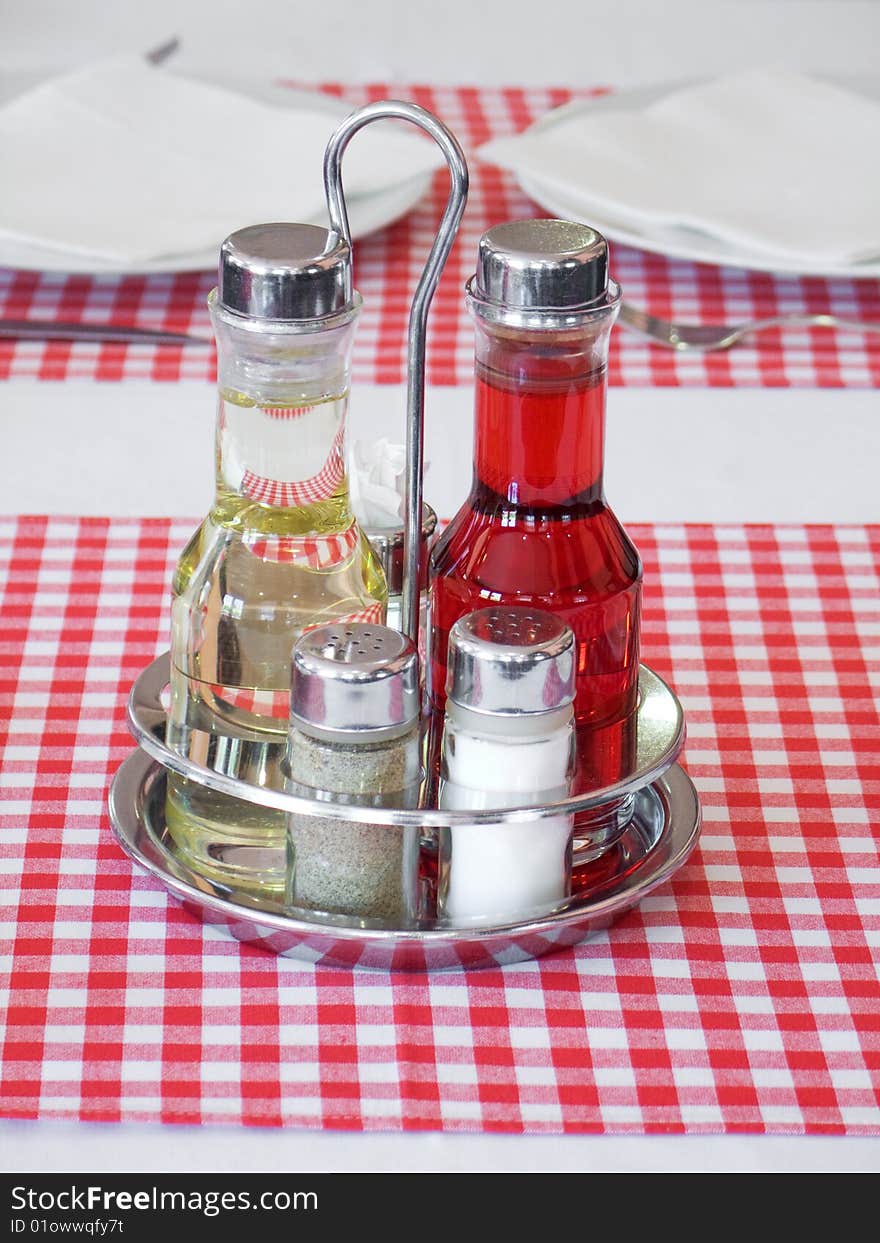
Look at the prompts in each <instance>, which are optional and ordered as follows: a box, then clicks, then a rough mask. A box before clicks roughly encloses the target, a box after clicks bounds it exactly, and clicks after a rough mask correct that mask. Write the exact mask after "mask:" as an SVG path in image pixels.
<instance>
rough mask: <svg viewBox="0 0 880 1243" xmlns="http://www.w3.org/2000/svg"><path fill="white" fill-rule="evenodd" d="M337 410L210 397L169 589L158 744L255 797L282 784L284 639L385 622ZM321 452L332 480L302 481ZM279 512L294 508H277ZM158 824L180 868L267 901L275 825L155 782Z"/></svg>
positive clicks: (279, 864)
mask: <svg viewBox="0 0 880 1243" xmlns="http://www.w3.org/2000/svg"><path fill="white" fill-rule="evenodd" d="M346 401H347V393H346V392H342V393H337V394H335V395H332V396H324V397H322V398H321V399H320V400H319V401H316V400H315V399H314V398H310V400H309V403H308V407H307V408H306V407H304V406H303V405H302V404H301V403H302V399H301V398H298V397H296V396H291V397H290V398H288V400H287V401H286V402H283V401H278V400H277V399H273V401H272V403H271V406H268V405H266V404H263V403H258V402H257V401H256V400H255V399H254V398H253V397H250V396H247V395H245V394H242V393H240V392H237V391H233V390H229V389H223V390H221V393H220V414H219V418H218V439H217V446H218V447H217V495H216V501H215V504H214V507H213V508H212V510H211V512H210V513H209V515H208V517H207V518H206V519H205V521H204V522H203V523H202V525H201V526H200V527H199V529H198V530H197V531H196V533H195V534H194V535H193V537H192V539H191V540H190V542H189V544H188V545H187V547H186V548H185V549H184V551H183V553H182V555H181V557H180V560H179V562H178V565H177V570H176V573H175V576H174V581H173V591H174V599H173V605H172V644H171V647H172V653H171V656H172V660H171V663H172V670H171V709H170V713H169V722H168V727H167V734H166V738H167V742H168V744H169V746H171V747H173V748H174V749H175V750H177V751H178V752H180V753H181V754H185V755H188V756H189V757H190V758H191V759H193V760H196V761H197V762H198V763H200V764H202V765H204V766H206V767H208V768H212V769H215V770H218V771H221V772H226V773H228V774H229V775H232V776H236V777H240V778H242V779H244V780H247V781H250V782H252V783H253V784H256V785H262V786H269V787H272V788H276V789H280V788H283V786H284V782H285V778H284V773H283V770H282V761H283V759H284V755H285V750H286V742H287V731H288V694H289V688H290V665H291V651H292V648H293V644H294V642H295V641H296V639H297V638H298V637H299V635H300V634H301V633H302V632H303V630H304V629H306V628H307V627H310V626H313V625H318V624H320V623H322V622H327V621H334V620H337V619H340V620H341V619H345V618H361V617H367V618H369V619H370V620H373V619H375V620H376V621H384V617H385V607H386V587H385V578H384V575H383V572H382V569H381V566H380V565H379V562H378V560H377V558H376V555H375V553H374V552H373V549H372V547H371V545H370V544H369V542H368V540H367V539H366V537H365V536H364V535H363V534H362V532H361V531H360V530H359V528H358V527H357V525H356V523H355V520H354V516H353V513H352V510H351V506H350V502H349V494H348V485H347V480H346V478H345V475H344V473H341V474H340V472H341V433H338V429H341V427H342V426H343V423H344V417H345V406H346ZM304 421H310V424H311V426H307V424H306V422H304ZM285 432H286V433H288V435H287V436H285ZM294 433H295V434H294ZM337 433H338V434H339V440H338V447H337V448H334V447H333V446H334V444H336V442H335V441H334V440H333V437H334V436H336V435H337ZM334 452H338V456H339V464H338V465H337V468H336V469H333V468H332V466H333V464H332V462H331V468H330V469H324V470H323V474H322V471H321V469H320V468H319V469H318V470H315V467H316V466H318V464H319V463H320V462H321V461H322V460H324V461H325V462H330V461H331V458H330V455H331V454H332V453H334ZM270 472H271V473H270ZM337 474H340V477H339V478H338V479H337V478H336V476H337ZM316 479H317V482H315V480H316ZM254 480H256V483H254ZM303 481H305V483H304V484H303ZM327 489H330V491H329V493H328V494H327V495H321V493H322V492H326V491H327ZM249 493H250V494H249ZM311 495H315V496H316V499H314V500H311V501H309V500H306V497H308V496H311ZM263 496H269V498H270V499H269V500H264V499H255V498H259V497H263ZM293 498H295V499H297V500H299V501H304V502H305V503H281V504H279V503H277V502H278V501H279V500H280V501H282V502H285V501H289V500H291V499H293ZM166 821H167V826H168V830H169V832H170V834H171V837H172V838H173V841H174V843H175V846H176V848H177V851H178V852H179V854H180V855H181V856H182V858H183V860H184V861H185V862H186V863H187V864H188V865H189V866H190V867H191V868H192V869H193V870H195V871H197V872H199V873H201V874H203V875H205V876H208V877H209V878H210V879H211V880H212V881H213V882H215V883H219V884H221V885H226V886H228V887H229V888H230V889H231V890H233V891H237V892H243V893H246V894H252V895H254V896H262V897H269V898H276V899H280V898H281V897H282V895H283V892H284V886H285V869H286V845H285V836H286V818H285V815H284V813H283V812H280V811H274V810H272V809H268V808H261V807H258V806H256V805H254V804H252V803H248V802H245V801H243V800H240V799H236V798H230V797H229V796H227V795H222V794H219V793H217V792H215V791H211V790H209V789H207V788H206V787H205V786H203V785H199V784H198V783H196V782H194V781H192V780H188V779H184V778H180V777H176V776H174V775H173V774H170V773H169V778H168V796H167V803H166Z"/></svg>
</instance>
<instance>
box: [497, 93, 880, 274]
mask: <svg viewBox="0 0 880 1243" xmlns="http://www.w3.org/2000/svg"><path fill="white" fill-rule="evenodd" d="M831 80H832V79H829V81H831ZM833 81H834V82H835V83H836V84H837V85H839V86H844V87H847V88H848V89H849V90H857V91H859V92H860V93H862V94H864V95H867V96H869V98H871V99H877V100H880V82H878V81H877V80H876V79H872V80H870V81H868V80H864V79H859V80H857V81H856V80H853V79H833ZM691 85H695V83H694V82H677V83H675V84H671V85H665V86H652V87H641V88H639V89H637V90H629V91H615V92H614V93H612V94H610V95H602V96H600V97H599V98H598V99H585V100H580V99H579V100H574V101H573V102H572V103H570V104H565V105H564V106H563V107H561V108H555V109H554V110H553V111H552V112H550V113H548V114H547V115H546V116H544V117H541V119H540V120H539V121H537V122H535V124H534V125H533V126H532V127H531V129H530V131H529V132H531V133H537V132H538V131H544V130H548V129H551V128H552V127H553V126H554V125H556V124H558V123H559V122H560V121H563V120H570V119H571V118H572V117H574V116H580V115H584V116H586V115H587V114H595V113H597V112H608V111H612V112H618V111H622V110H625V109H629V110H634V109H637V108H644V107H646V106H647V105H648V104H652V103H654V102H655V101H656V100H658V99H662V97H663V96H664V95H667V94H669V92H670V91H672V90H680V89H681V88H682V87H683V86H691ZM517 183H518V184H519V186H520V188H521V189H522V190H523V191H524V192H525V193H526V194H527V195H528V196H529V198H532V199H534V200H535V202H536V203H539V204H540V206H541V207H543V208H544V210H545V211H548V212H551V213H552V214H553V215H554V216H559V217H562V218H563V219H569V220H577V219H581V220H585V221H586V222H587V223H589V224H591V225H592V226H593V227H594V228H596V229H598V230H599V232H600V233H603V234H605V236H606V237H608V238H610V239H611V240H612V241H616V242H622V243H624V244H626V245H627V246H636V247H638V248H639V249H640V250H648V251H651V252H652V253H654V254H659V255H666V256H668V257H669V258H671V259H690V260H692V261H694V262H696V263H713V264H717V265H719V266H721V267H735V268H750V269H753V270H755V271H759V272H775V273H777V274H779V275H787V276H845V277H849V278H850V279H851V280H859V279H863V278H876V277H878V276H880V260H871V261H870V262H867V263H856V264H840V265H831V266H829V265H821V266H820V267H818V268H817V267H815V266H814V265H799V264H797V263H794V262H793V261H792V260H791V258H790V257H788V256H786V257H785V258H784V259H783V258H780V259H774V258H773V256H772V255H770V256H768V255H767V254H754V253H752V252H750V251H747V250H744V249H742V248H739V247H735V246H732V245H731V244H730V243H729V242H725V241H722V240H721V239H720V238H716V237H713V236H711V234H708V233H702V232H700V231H699V230H697V229H686V228H680V227H674V226H665V227H663V228H661V227H659V226H657V227H653V228H652V227H650V226H648V225H643V224H639V225H638V226H636V225H634V224H633V223H632V222H631V221H628V220H623V219H621V218H619V217H615V216H614V214H613V212H611V211H609V209H608V207H607V205H605V206H601V207H600V206H597V205H594V204H593V203H591V202H590V201H589V200H588V199H586V198H581V197H580V196H575V197H567V196H566V195H565V193H564V192H563V191H560V189H559V187H558V186H549V185H547V184H545V183H544V182H542V181H540V180H539V179H538V178H535V177H524V176H523V177H520V176H518V177H517Z"/></svg>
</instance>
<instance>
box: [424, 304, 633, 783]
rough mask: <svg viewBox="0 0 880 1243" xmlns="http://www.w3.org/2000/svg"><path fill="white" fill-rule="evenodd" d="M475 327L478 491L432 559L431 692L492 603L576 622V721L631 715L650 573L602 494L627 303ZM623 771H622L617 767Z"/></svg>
mask: <svg viewBox="0 0 880 1243" xmlns="http://www.w3.org/2000/svg"><path fill="white" fill-rule="evenodd" d="M469 306H470V309H471V312H472V314H473V316H474V320H475V324H476V400H475V439H474V472H473V483H472V486H471V491H470V495H469V496H468V499H467V501H466V502H465V504H464V505H463V506H462V508H461V509H460V510H459V512H458V513H457V514H456V516H455V517H454V518H453V520H452V522H451V523H450V524H449V526H448V527H447V529H446V531H445V532H444V534H443V535H442V536H441V537H440V539H439V541H438V543H437V545H436V546H435V549H434V553H433V557H432V582H431V612H432V666H433V667H432V681H431V685H432V690H433V695H434V703H435V706H436V707H438V708H439V707H442V704H443V693H442V692H443V687H444V685H445V678H446V664H447V644H448V635H449V630H450V628H451V626H452V625H453V624H454V622H455V621H456V620H457V619H458V618H459V617H461V616H462V615H463V614H465V613H467V612H469V611H470V610H471V609H475V608H480V607H482V606H484V605H486V604H488V603H490V602H497V603H500V604H512V603H517V604H529V605H532V606H535V607H539V608H542V609H546V610H548V611H550V612H552V613H554V614H556V615H557V616H558V617H560V618H561V619H562V620H564V621H565V622H566V623H567V624H568V625H569V626H570V627H571V629H572V630H573V631H574V635H575V639H576V643H577V673H576V697H575V705H574V707H575V717H576V720H577V722H578V725H579V726H580V725H584V724H589V725H590V726H595V727H597V728H598V727H602V726H606V725H608V724H610V723H613V722H615V721H619V720H622V719H624V718H626V717H627V716H628V715H629V714H630V713H631V712H632V711H633V709H634V707H635V705H636V697H637V692H638V663H639V620H640V599H641V578H642V568H641V561H640V558H639V555H638V553H637V551H636V549H635V548H634V546H633V544H632V542H631V541H630V539H629V537H628V536H627V534H626V532H625V531H624V529H623V527H622V526H621V524H620V522H619V521H618V520H617V518H616V517H615V515H614V514H613V512H612V511H611V509H610V508H609V506H608V504H607V502H606V500H605V495H604V490H603V465H604V444H605V394H606V368H607V353H608V340H609V334H610V329H611V326H612V323H613V321H614V318H615V315H616V310H617V303H616V301H614V302H612V303H611V304H610V305H604V306H602V307H600V308H598V309H596V310H594V311H592V312H587V313H584V314H582V315H581V316H579V317H577V318H578V320H579V322H578V324H577V326H575V327H568V328H544V327H537V328H535V327H522V328H521V327H511V326H509V325H508V324H504V323H498V322H493V321H492V320H491V319H489V318H486V317H484V315H483V313H482V311H481V308H480V306H479V304H478V302H477V300H476V299H475V298H474V297H473V296H469ZM615 765H616V761H614V760H612V761H611V767H612V768H613V767H615Z"/></svg>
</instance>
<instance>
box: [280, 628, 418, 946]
mask: <svg viewBox="0 0 880 1243" xmlns="http://www.w3.org/2000/svg"><path fill="white" fill-rule="evenodd" d="M419 700H420V693H419V673H418V658H417V656H416V652H415V648H414V646H413V643H412V641H411V640H410V639H408V638H407V637H406V636H405V635H402V634H400V633H398V632H397V631H395V630H391V629H390V628H389V627H387V626H374V625H371V624H369V623H364V622H347V623H346V622H343V623H336V624H332V623H331V624H329V625H325V626H317V627H315V628H313V629H312V630H309V631H307V632H306V633H305V634H304V635H303V636H302V637H301V638H300V639H299V640H298V641H297V643H296V645H295V647H294V651H293V667H292V674H291V698H290V713H291V729H290V735H289V747H288V763H289V771H290V777H291V780H292V782H293V790H294V793H307V794H308V795H309V796H310V797H312V798H314V799H317V800H318V801H321V800H324V801H327V800H332V801H334V802H343V803H347V804H355V805H357V806H361V807H363V808H364V811H363V815H362V817H359V818H358V819H357V820H344V819H341V818H333V817H332V816H326V815H321V816H311V815H294V814H291V815H290V816H289V817H288V883H287V894H286V898H287V903H288V905H289V906H291V907H294V908H296V909H298V910H303V909H305V910H308V911H311V912H317V913H321V914H326V915H346V916H351V917H354V918H359V919H365V920H373V921H380V922H382V923H386V924H388V925H389V926H394V927H402V926H406V925H407V924H409V923H411V922H412V920H413V919H414V918H415V915H416V912H417V905H418V853H419V831H418V829H417V828H401V827H399V826H397V825H384V824H375V823H370V813H369V808H370V807H371V806H409V805H415V803H416V801H417V798H418V789H419V780H420V775H421V770H420V757H419Z"/></svg>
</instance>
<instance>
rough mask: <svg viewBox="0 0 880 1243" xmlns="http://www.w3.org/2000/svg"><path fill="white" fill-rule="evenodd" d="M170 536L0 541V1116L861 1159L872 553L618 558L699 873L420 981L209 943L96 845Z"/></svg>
mask: <svg viewBox="0 0 880 1243" xmlns="http://www.w3.org/2000/svg"><path fill="white" fill-rule="evenodd" d="M191 529H192V525H191V523H189V522H175V523H170V522H168V521H165V520H149V521H143V522H132V521H125V522H121V521H117V522H115V523H113V524H111V523H109V522H107V521H103V520H100V519H82V520H75V519H73V520H65V519H60V518H53V519H50V520H45V519H40V518H25V519H19V520H17V521H16V520H8V521H5V522H0V549H2V551H0V583H2V582H3V581H4V580H5V583H6V585H5V591H3V594H2V597H0V721H2V722H3V725H2V726H0V730H2V732H0V783H2V784H0V790H2V794H0V799H2V802H0V903H2V910H0V921H2V923H0V926H2V937H3V962H2V978H0V987H2V990H3V993H2V995H3V997H4V1000H5V1002H6V1007H5V1016H4V1021H3V1026H2V1041H3V1043H2V1048H0V1113H2V1114H3V1115H5V1116H9V1117H20V1118H33V1117H44V1118H49V1117H52V1118H84V1119H108V1120H114V1119H115V1120H119V1119H131V1120H135V1119H144V1120H163V1121H167V1122H172V1121H177V1122H224V1123H229V1122H247V1123H258V1124H265V1125H283V1124H287V1125H299V1126H311V1127H325V1128H346V1127H347V1128H357V1129H361V1128H363V1129H371V1130H377V1129H389V1128H390V1129H425V1128H444V1129H447V1130H462V1131H530V1132H562V1131H568V1132H629V1133H645V1132H662V1133H669V1132H679V1133H680V1132H688V1133H695V1132H719V1131H739V1132H770V1133H777V1134H791V1133H803V1132H807V1133H810V1134H850V1135H877V1134H878V1133H880V983H878V975H877V956H878V944H880V863H878V841H877V838H876V824H877V821H878V816H880V722H878V708H877V702H876V688H877V683H878V679H880V583H878V572H880V527H872V528H862V527H840V528H835V527H830V526H826V527H819V526H813V527H776V528H774V527H739V526H736V527H734V526H725V527H718V528H713V527H711V526H687V527H685V526H658V527H645V526H642V527H634V528H633V529H632V533H633V535H634V537H635V539H636V541H637V543H638V545H639V547H640V549H641V552H642V555H643V558H644V562H645V613H644V656H645V659H646V660H647V661H648V663H650V664H651V665H652V666H653V667H654V668H655V669H656V670H657V671H658V672H659V673H660V674H661V675H662V676H663V677H666V678H668V679H669V680H670V682H671V683H672V685H673V686H675V687H676V689H677V691H678V692H679V694H680V695H681V697H682V699H683V701H684V704H685V708H686V711H687V717H688V728H689V741H688V747H687V755H686V763H687V767H688V769H689V771H690V773H691V775H692V777H693V779H694V781H695V782H696V785H697V787H698V788H699V791H700V795H701V798H702V801H703V807H704V813H705V824H704V829H703V833H702V837H701V841H700V844H699V846H698V848H697V851H696V852H695V854H694V856H693V857H692V858H691V860H690V861H689V862H688V864H687V865H686V866H685V868H684V869H682V871H681V872H679V873H678V874H677V875H676V877H675V878H674V879H673V880H672V882H671V883H669V884H667V885H665V886H664V887H663V888H662V889H660V890H658V891H657V892H656V893H655V894H653V895H652V896H651V897H649V898H648V899H647V900H646V901H645V902H643V903H642V905H641V906H640V907H639V908H638V909H637V910H635V911H632V912H630V913H629V914H628V915H627V916H626V917H625V918H624V919H623V920H622V921H621V922H620V923H618V924H617V925H615V926H614V927H613V928H611V929H609V930H608V931H606V932H604V933H602V934H601V935H599V936H598V937H597V938H596V939H595V940H592V941H590V942H588V943H587V944H585V945H583V946H580V947H578V948H576V949H572V950H564V951H562V952H560V953H559V954H556V955H553V956H550V957H548V958H545V959H543V960H541V961H539V962H533V963H526V964H522V965H518V966H510V967H506V968H502V969H498V970H491V971H481V972H475V973H473V974H471V975H468V974H465V973H455V972H453V973H444V974H440V975H435V976H432V977H426V976H422V975H412V976H407V975H398V974H383V973H372V972H358V971H349V970H340V969H331V968H323V969H322V968H319V967H317V968H316V967H313V966H310V965H308V964H305V963H301V962H297V961H295V960H293V959H279V958H277V957H275V956H274V955H272V954H270V953H267V952H265V951H261V950H259V949H257V948H254V947H250V946H241V945H239V944H237V943H235V942H233V941H229V940H226V939H224V938H223V937H221V936H220V935H219V934H218V933H217V932H216V931H214V930H212V929H210V928H207V927H204V926H203V925H201V924H200V923H198V922H197V921H196V920H194V919H193V918H192V917H191V916H190V915H188V914H187V913H186V912H185V911H184V910H183V909H182V908H181V907H179V906H177V905H176V904H174V903H172V902H171V901H170V899H169V898H167V896H166V895H165V893H164V892H163V891H162V890H161V889H160V888H159V887H157V885H156V884H155V883H154V882H153V881H151V880H150V879H148V878H147V877H146V876H144V875H142V874H141V873H139V872H136V871H133V869H132V866H131V864H130V863H129V861H128V859H127V858H126V857H125V856H124V855H123V854H122V852H121V851H120V850H119V848H118V847H117V846H116V844H115V841H114V839H113V837H112V835H111V832H110V828H109V824H108V819H107V811H106V798H107V790H108V785H109V781H110V778H111V776H112V774H113V773H114V772H115V771H116V769H117V767H118V766H119V764H120V763H121V762H122V760H123V759H124V758H125V756H126V755H127V754H128V753H129V749H130V747H131V745H132V742H131V738H130V737H129V734H128V731H127V729H126V726H125V698H126V694H127V691H128V688H129V687H130V685H131V683H132V681H133V680H134V678H135V676H136V675H137V673H138V672H139V671H140V670H141V668H142V667H143V666H144V665H145V664H146V663H147V662H148V661H149V660H151V659H152V657H153V656H154V655H155V654H156V653H157V652H159V651H161V650H162V649H163V648H165V647H166V646H167V631H168V608H169V603H170V600H169V591H168V584H169V582H170V578H171V571H172V568H173V565H174V562H175V559H176V557H177V553H178V550H179V548H180V547H181V546H182V544H183V543H185V541H186V539H187V538H188V536H189V534H190V531H191ZM2 590H3V589H2V587H0V591H2Z"/></svg>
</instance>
